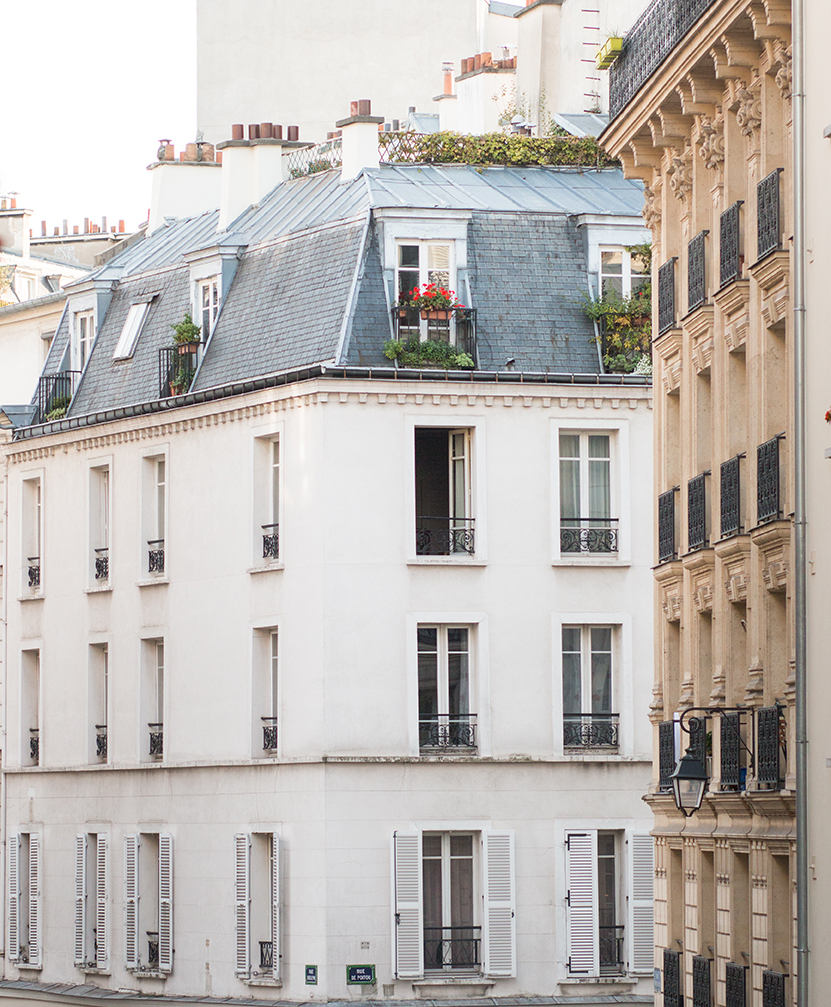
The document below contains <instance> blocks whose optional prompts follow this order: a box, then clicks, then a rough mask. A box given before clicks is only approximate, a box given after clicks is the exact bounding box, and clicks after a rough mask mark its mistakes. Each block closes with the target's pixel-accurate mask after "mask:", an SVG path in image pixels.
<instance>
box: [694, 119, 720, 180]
mask: <svg viewBox="0 0 831 1007" xmlns="http://www.w3.org/2000/svg"><path fill="white" fill-rule="evenodd" d="M696 146H697V147H698V153H699V154H700V155H701V158H702V160H703V161H704V164H705V165H706V166H707V167H708V168H710V170H715V169H716V168H718V167H720V166H721V165H722V164H723V163H724V116H723V115H722V114H721V112H717V113H716V114H715V115H714V116H713V117H712V118H710V116H708V115H702V116H699V119H698V137H697V140H696Z"/></svg>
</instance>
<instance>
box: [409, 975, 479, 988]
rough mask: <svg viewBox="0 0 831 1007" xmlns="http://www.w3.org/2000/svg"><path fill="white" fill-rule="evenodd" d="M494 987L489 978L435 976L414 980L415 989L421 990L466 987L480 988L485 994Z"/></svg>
mask: <svg viewBox="0 0 831 1007" xmlns="http://www.w3.org/2000/svg"><path fill="white" fill-rule="evenodd" d="M493 985H494V980H493V979H489V978H488V977H487V976H471V975H468V976H452V975H451V976H448V975H435V976H425V977H424V978H423V979H414V980H413V989H419V988H420V987H427V988H429V987H431V986H432V987H435V986H464V987H467V988H470V987H471V986H473V987H478V988H481V989H482V991H483V992H484V991H485V990H486V989H490V987H491V986H493Z"/></svg>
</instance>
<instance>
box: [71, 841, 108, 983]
mask: <svg viewBox="0 0 831 1007" xmlns="http://www.w3.org/2000/svg"><path fill="white" fill-rule="evenodd" d="M109 841H110V840H109V836H108V835H107V834H106V833H104V832H90V833H85V832H82V833H79V834H78V835H77V836H76V837H75V965H76V966H77V967H78V968H80V969H101V970H106V969H108V968H109V910H108V903H109V888H108V885H109Z"/></svg>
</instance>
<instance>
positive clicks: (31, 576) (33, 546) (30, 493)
mask: <svg viewBox="0 0 831 1007" xmlns="http://www.w3.org/2000/svg"><path fill="white" fill-rule="evenodd" d="M21 489H22V493H21V516H22V519H23V520H22V527H21V535H22V542H21V544H22V547H23V550H22V564H21V590H22V594H24V595H37V594H40V593H41V591H42V589H43V567H44V563H43V479H42V477H41V476H33V477H31V478H28V479H24V480H23V483H22V487H21Z"/></svg>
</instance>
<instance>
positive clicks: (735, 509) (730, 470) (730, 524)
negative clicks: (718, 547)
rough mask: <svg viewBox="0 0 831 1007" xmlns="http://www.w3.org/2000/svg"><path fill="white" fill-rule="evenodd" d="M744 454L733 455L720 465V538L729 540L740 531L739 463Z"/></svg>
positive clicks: (740, 491) (740, 486)
mask: <svg viewBox="0 0 831 1007" xmlns="http://www.w3.org/2000/svg"><path fill="white" fill-rule="evenodd" d="M742 458H744V454H743V453H742V454H738V455H734V456H733V457H732V458H728V459H727V461H726V462H722V463H721V501H720V509H721V537H722V538H730V537H731V535H740V534H741V531H742V483H741V461H742Z"/></svg>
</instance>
